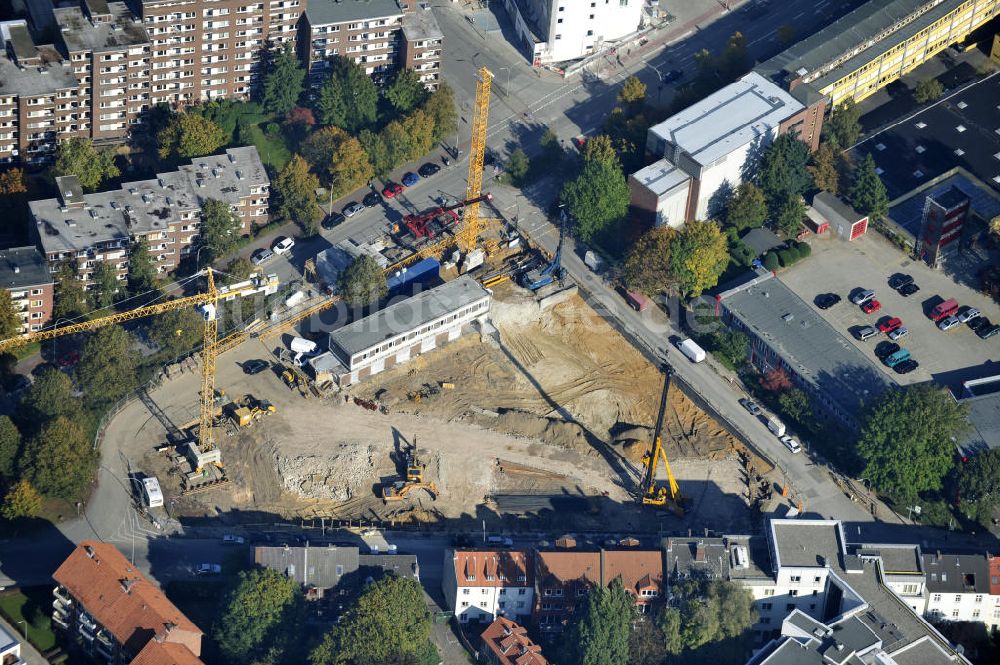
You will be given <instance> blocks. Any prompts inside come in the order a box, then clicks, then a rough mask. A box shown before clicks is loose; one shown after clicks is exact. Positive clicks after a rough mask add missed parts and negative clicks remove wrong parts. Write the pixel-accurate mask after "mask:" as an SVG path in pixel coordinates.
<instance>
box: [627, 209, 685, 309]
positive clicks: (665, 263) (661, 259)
mask: <svg viewBox="0 0 1000 665" xmlns="http://www.w3.org/2000/svg"><path fill="white" fill-rule="evenodd" d="M676 238H677V231H676V230H674V229H672V228H670V227H669V226H660V227H657V228H654V229H650V230H649V231H646V232H645V233H644V234H642V235H641V236H640V237H639V239H638V240H637V241H636V242H635V244H634V245H632V248H631V249H630V250H629V251H628V254H626V255H625V264H624V266H623V267H622V280H623V281H624V282H625V285H626V286H627V287H628V288H629V289H631V290H633V291H640V292H641V293H645V294H646V295H647V296H650V297H652V296H655V295H657V294H658V293H663V292H664V291H669V290H670V289H671V287H672V286H673V273H672V272H671V268H670V251H671V246H672V244H673V242H674V240H675V239H676Z"/></svg>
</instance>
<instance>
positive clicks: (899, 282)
mask: <svg viewBox="0 0 1000 665" xmlns="http://www.w3.org/2000/svg"><path fill="white" fill-rule="evenodd" d="M907 284H913V278H912V277H910V276H909V275H904V274H903V273H899V272H897V273H896V274H895V275H893V276H892V277H890V278H889V288H890V289H896V290H897V291H898V290H899V289H901V288H903V287H904V286H906V285H907Z"/></svg>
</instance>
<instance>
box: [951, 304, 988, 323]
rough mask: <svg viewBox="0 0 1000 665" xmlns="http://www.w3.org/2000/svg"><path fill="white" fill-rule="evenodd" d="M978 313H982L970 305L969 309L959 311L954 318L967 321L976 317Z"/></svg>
mask: <svg viewBox="0 0 1000 665" xmlns="http://www.w3.org/2000/svg"><path fill="white" fill-rule="evenodd" d="M980 314H982V312H980V311H979V310H978V309H976V308H975V307H970V308H969V309H967V310H965V311H964V312H959V313H958V314H957V315H956V318H957V319H958V320H959V321H961V322H962V323H968V322H969V321H971V320H972V319H974V318H976V317H977V316H979V315H980Z"/></svg>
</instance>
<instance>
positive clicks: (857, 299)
mask: <svg viewBox="0 0 1000 665" xmlns="http://www.w3.org/2000/svg"><path fill="white" fill-rule="evenodd" d="M874 297H875V292H874V291H872V290H871V289H864V290H863V291H860V292H859V293H855V294H854V295H853V296H851V302H852V303H854V304H855V305H863V304H865V303H866V302H868V301H869V300H871V299H872V298H874Z"/></svg>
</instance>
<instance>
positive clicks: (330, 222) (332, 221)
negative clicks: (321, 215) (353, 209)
mask: <svg viewBox="0 0 1000 665" xmlns="http://www.w3.org/2000/svg"><path fill="white" fill-rule="evenodd" d="M346 221H347V218H346V217H344V216H343V215H342V214H340V213H339V212H335V213H333V214H332V215H327V216H326V218H325V219H324V220H323V228H324V229H326V230H327V231H329V230H330V229H332V228H333V227H335V226H337V225H338V224H343V223H344V222H346Z"/></svg>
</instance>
